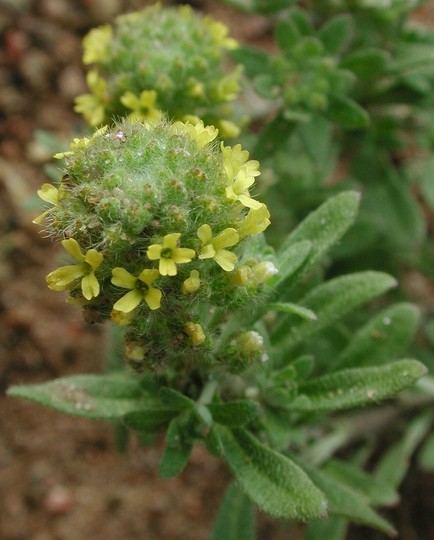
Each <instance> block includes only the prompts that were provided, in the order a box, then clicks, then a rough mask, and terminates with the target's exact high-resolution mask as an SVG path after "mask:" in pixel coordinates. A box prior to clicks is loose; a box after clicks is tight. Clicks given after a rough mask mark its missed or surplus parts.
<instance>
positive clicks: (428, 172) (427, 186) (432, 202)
mask: <svg viewBox="0 0 434 540" xmlns="http://www.w3.org/2000/svg"><path fill="white" fill-rule="evenodd" d="M433 178H434V157H430V158H429V159H428V160H427V161H426V163H425V164H424V170H423V171H422V174H421V176H420V178H419V185H420V189H421V191H422V195H423V197H424V199H425V201H426V202H427V204H429V206H430V208H431V209H432V210H434V182H433Z"/></svg>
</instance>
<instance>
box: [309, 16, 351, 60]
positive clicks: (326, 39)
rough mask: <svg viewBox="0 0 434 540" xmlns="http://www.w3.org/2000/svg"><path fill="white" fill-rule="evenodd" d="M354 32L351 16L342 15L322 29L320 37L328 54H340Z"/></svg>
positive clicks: (334, 18) (333, 18) (328, 22)
mask: <svg viewBox="0 0 434 540" xmlns="http://www.w3.org/2000/svg"><path fill="white" fill-rule="evenodd" d="M352 31H353V20H352V18H351V16H350V15H347V14H342V15H336V16H335V17H332V18H331V19H329V20H328V21H326V23H325V24H323V26H322V27H321V29H320V31H319V34H318V37H319V39H320V40H321V41H322V43H323V45H324V47H325V49H326V51H327V53H328V54H332V55H335V54H337V53H339V52H340V51H341V50H342V49H343V48H344V47H345V45H346V44H347V42H348V40H349V38H350V34H351V32H352Z"/></svg>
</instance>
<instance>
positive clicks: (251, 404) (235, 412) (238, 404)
mask: <svg viewBox="0 0 434 540" xmlns="http://www.w3.org/2000/svg"><path fill="white" fill-rule="evenodd" d="M207 407H208V409H209V411H210V412H211V414H212V417H213V419H214V420H215V421H216V422H217V423H219V424H224V425H225V426H229V427H236V426H242V425H244V424H247V423H248V422H251V421H252V420H253V419H254V418H255V416H256V415H257V414H258V404H257V403H256V402H255V401H248V400H238V401H229V402H227V403H211V404H209V405H208V406H207Z"/></svg>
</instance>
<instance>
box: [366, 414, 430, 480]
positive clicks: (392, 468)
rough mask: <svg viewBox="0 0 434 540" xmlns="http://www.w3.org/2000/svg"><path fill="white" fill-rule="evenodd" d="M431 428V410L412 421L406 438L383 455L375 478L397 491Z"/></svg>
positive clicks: (405, 435)
mask: <svg viewBox="0 0 434 540" xmlns="http://www.w3.org/2000/svg"><path fill="white" fill-rule="evenodd" d="M431 427H432V412H431V410H429V411H426V412H423V413H422V414H420V415H419V416H417V417H416V418H414V419H413V420H411V421H410V422H409V423H408V425H407V429H406V432H405V434H404V436H403V437H402V438H401V439H400V441H399V442H398V443H397V444H395V445H394V446H392V447H391V448H390V449H389V450H388V451H387V452H386V453H385V454H384V455H383V457H382V459H381V461H380V463H379V464H378V465H377V467H376V469H375V476H376V477H377V478H378V479H380V480H381V481H383V482H387V483H388V484H389V485H391V486H392V487H394V488H396V489H397V488H398V487H399V485H400V484H401V482H402V480H403V478H404V476H405V474H406V472H407V470H408V467H409V466H410V463H411V456H412V455H413V452H414V451H415V450H416V448H417V447H418V446H419V444H420V443H421V441H422V440H423V439H424V437H425V436H426V435H427V433H428V432H429V431H430V429H431Z"/></svg>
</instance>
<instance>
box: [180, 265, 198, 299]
mask: <svg viewBox="0 0 434 540" xmlns="http://www.w3.org/2000/svg"><path fill="white" fill-rule="evenodd" d="M199 287H200V279H199V272H198V271H197V270H192V271H191V272H190V277H188V278H187V279H186V280H185V281H184V282H183V283H182V286H181V292H182V293H183V294H188V293H192V292H196V291H197V290H198V289H199Z"/></svg>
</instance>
